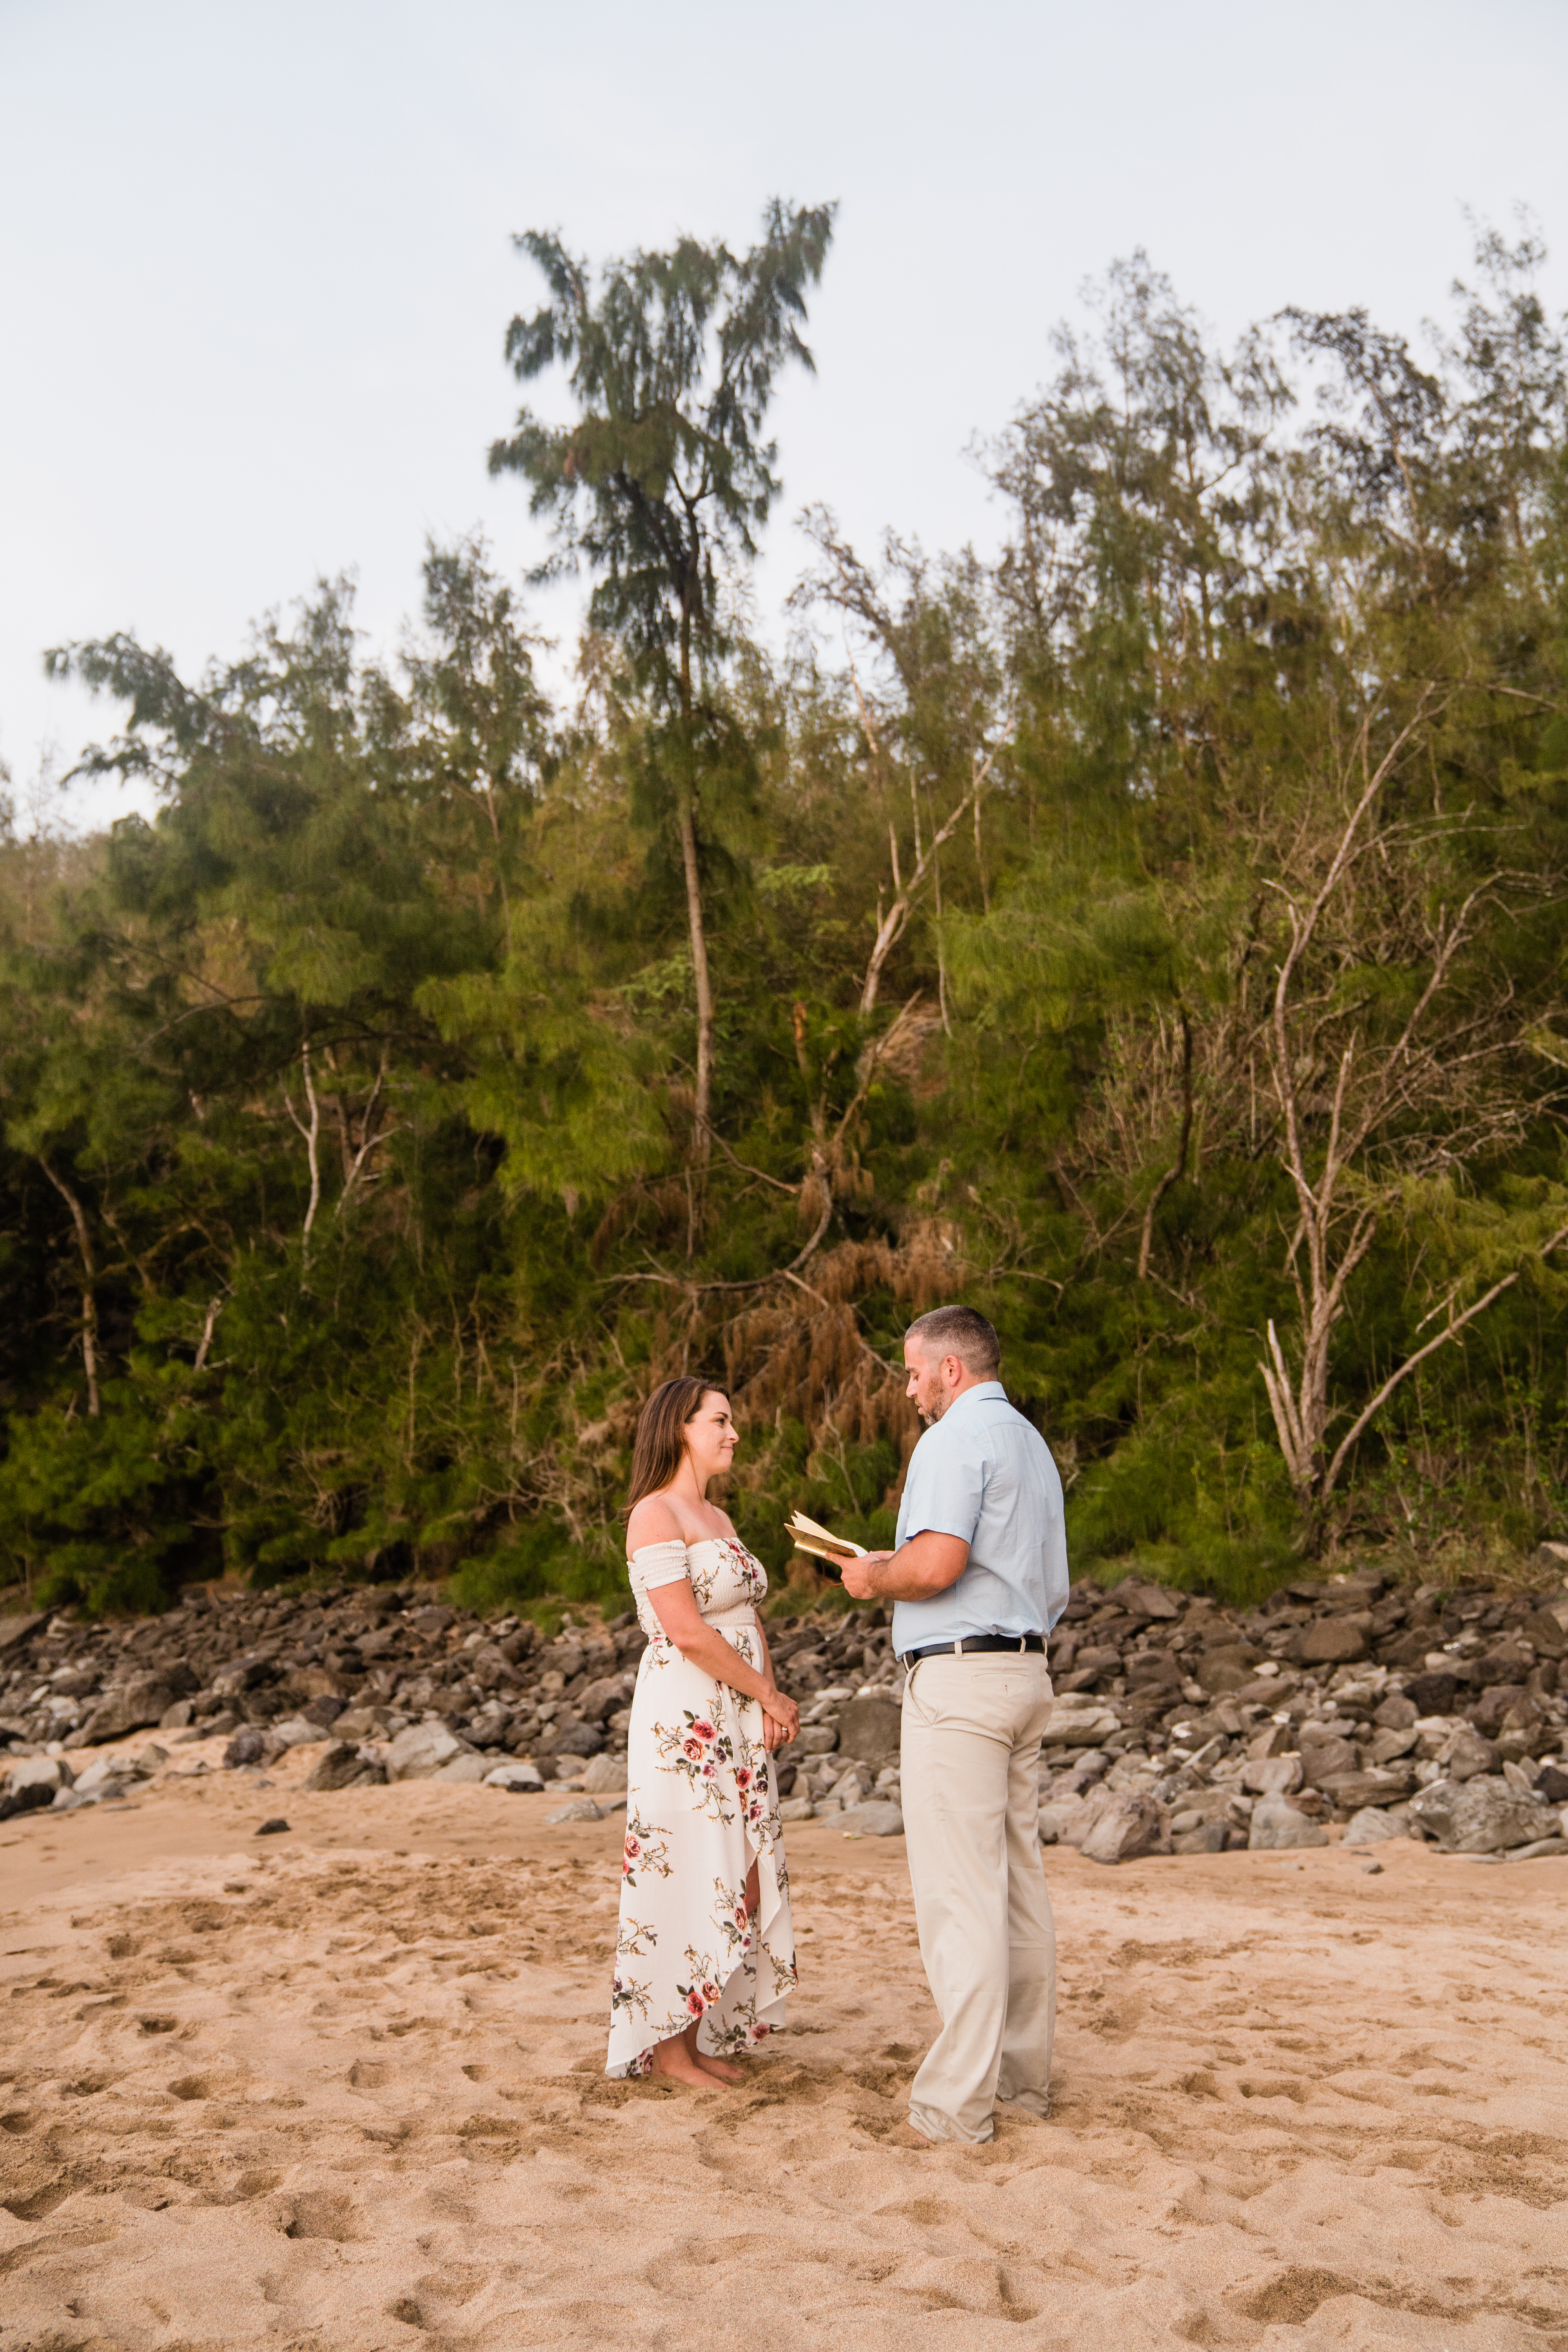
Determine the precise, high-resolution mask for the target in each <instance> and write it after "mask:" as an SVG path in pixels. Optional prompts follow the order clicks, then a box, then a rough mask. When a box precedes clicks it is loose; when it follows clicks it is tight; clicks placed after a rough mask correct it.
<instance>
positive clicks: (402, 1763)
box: [386, 1723, 468, 1780]
mask: <svg viewBox="0 0 1568 2352" xmlns="http://www.w3.org/2000/svg"><path fill="white" fill-rule="evenodd" d="M467 1754H468V1749H467V1748H465V1746H464V1744H463V1742H462V1741H461V1740H460V1739H458V1738H454V1736H453V1735H452V1733H451V1732H449V1731H448V1730H447V1727H446V1725H445V1724H444V1723H411V1724H409V1725H408V1726H407V1727H406V1729H405V1730H403V1731H400V1732H399V1733H398V1735H397V1737H396V1738H395V1740H394V1741H393V1743H392V1745H391V1747H390V1748H388V1749H387V1751H386V1777H387V1779H388V1780H429V1778H430V1777H431V1775H432V1773H435V1772H438V1771H439V1770H440V1769H441V1767H442V1765H443V1764H449V1763H450V1762H451V1761H452V1759H453V1758H454V1757H455V1756H463V1755H467Z"/></svg>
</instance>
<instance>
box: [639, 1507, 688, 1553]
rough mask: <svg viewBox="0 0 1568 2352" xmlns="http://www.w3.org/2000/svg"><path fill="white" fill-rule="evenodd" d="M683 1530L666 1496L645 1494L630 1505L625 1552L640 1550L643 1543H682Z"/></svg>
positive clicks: (684, 1538)
mask: <svg viewBox="0 0 1568 2352" xmlns="http://www.w3.org/2000/svg"><path fill="white" fill-rule="evenodd" d="M685 1541H686V1535H685V1531H684V1529H683V1528H682V1527H681V1524H680V1521H679V1519H678V1518H677V1517H676V1516H675V1511H674V1508H673V1507H672V1506H671V1504H670V1502H669V1500H668V1496H664V1495H658V1494H655V1495H645V1496H643V1497H642V1500H641V1501H640V1502H638V1503H635V1504H634V1505H633V1506H632V1513H631V1517H629V1518H628V1519H627V1521H626V1554H627V1557H628V1558H629V1557H630V1556H631V1554H632V1553H633V1552H637V1551H641V1549H642V1548H643V1546H644V1545H645V1544H658V1543H684V1542H685Z"/></svg>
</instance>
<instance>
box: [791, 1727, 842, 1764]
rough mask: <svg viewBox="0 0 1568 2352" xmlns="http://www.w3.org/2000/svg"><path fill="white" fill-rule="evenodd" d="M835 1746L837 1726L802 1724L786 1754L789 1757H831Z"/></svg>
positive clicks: (836, 1743)
mask: <svg viewBox="0 0 1568 2352" xmlns="http://www.w3.org/2000/svg"><path fill="white" fill-rule="evenodd" d="M837 1745H838V1727H837V1724H833V1723H803V1724H802V1725H801V1727H800V1729H799V1730H798V1731H797V1732H796V1734H795V1738H793V1739H792V1740H791V1741H790V1744H789V1748H788V1751H787V1752H788V1753H789V1754H790V1755H791V1756H831V1755H832V1753H833V1751H834V1749H835V1748H837Z"/></svg>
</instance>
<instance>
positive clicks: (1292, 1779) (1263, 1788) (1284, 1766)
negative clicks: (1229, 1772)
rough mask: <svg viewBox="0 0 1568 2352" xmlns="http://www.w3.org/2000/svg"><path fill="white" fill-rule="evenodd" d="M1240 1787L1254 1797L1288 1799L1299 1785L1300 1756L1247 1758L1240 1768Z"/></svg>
mask: <svg viewBox="0 0 1568 2352" xmlns="http://www.w3.org/2000/svg"><path fill="white" fill-rule="evenodd" d="M1241 1785H1242V1787H1243V1788H1244V1789H1247V1790H1250V1792H1251V1794H1252V1795H1253V1796H1255V1797H1289V1796H1291V1795H1293V1794H1294V1793H1295V1791H1296V1790H1298V1789H1299V1788H1300V1785H1301V1759H1300V1756H1259V1757H1253V1758H1249V1759H1247V1762H1246V1763H1245V1764H1244V1765H1243V1766H1242V1768H1241Z"/></svg>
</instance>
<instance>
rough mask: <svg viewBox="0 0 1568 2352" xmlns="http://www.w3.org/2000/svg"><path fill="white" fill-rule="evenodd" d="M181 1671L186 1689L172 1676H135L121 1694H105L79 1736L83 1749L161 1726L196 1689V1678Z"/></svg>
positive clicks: (117, 1691)
mask: <svg viewBox="0 0 1568 2352" xmlns="http://www.w3.org/2000/svg"><path fill="white" fill-rule="evenodd" d="M179 1671H180V1672H181V1673H183V1674H184V1687H183V1688H176V1687H175V1682H174V1675H169V1674H162V1673H160V1674H156V1675H134V1676H132V1680H131V1681H130V1682H128V1683H125V1684H123V1685H121V1688H120V1689H119V1690H112V1691H106V1692H105V1693H104V1695H103V1696H102V1698H101V1699H100V1701H99V1703H98V1705H97V1706H95V1707H94V1708H93V1711H92V1713H91V1714H90V1715H89V1717H88V1719H87V1721H86V1722H85V1723H84V1724H83V1726H82V1727H81V1730H80V1732H79V1734H78V1737H79V1739H80V1741H81V1744H82V1746H83V1747H84V1748H98V1747H101V1745H102V1743H103V1742H104V1741H105V1740H106V1739H123V1738H124V1737H125V1735H126V1733H127V1732H128V1731H141V1730H143V1729H145V1727H147V1726H148V1725H150V1724H154V1723H161V1722H162V1721H163V1716H164V1714H165V1713H166V1711H167V1710H168V1709H169V1708H170V1707H171V1706H174V1701H175V1700H176V1699H177V1698H180V1697H182V1696H184V1691H186V1690H194V1689H195V1684H196V1678H195V1675H193V1674H191V1673H190V1672H189V1670H188V1669H180V1670H179Z"/></svg>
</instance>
